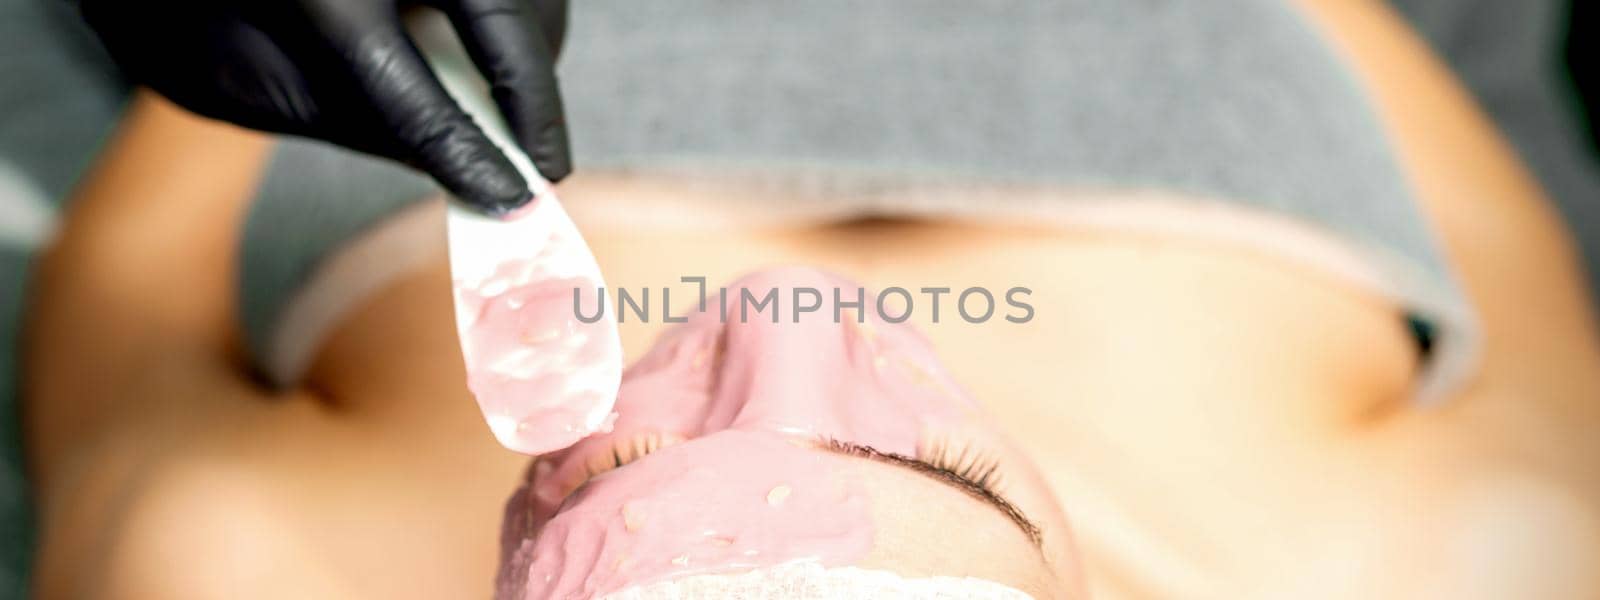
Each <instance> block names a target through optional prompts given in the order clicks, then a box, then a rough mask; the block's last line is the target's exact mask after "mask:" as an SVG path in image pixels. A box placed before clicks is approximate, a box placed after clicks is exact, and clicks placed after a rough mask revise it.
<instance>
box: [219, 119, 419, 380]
mask: <svg viewBox="0 0 1600 600" xmlns="http://www.w3.org/2000/svg"><path fill="white" fill-rule="evenodd" d="M436 190H437V188H436V187H435V186H434V184H433V183H432V180H430V179H428V178H426V177H423V176H422V175H420V174H418V173H417V172H415V171H412V170H410V169H408V168H406V167H403V166H401V165H399V164H396V163H394V162H391V161H388V160H382V159H377V158H369V157H364V156H360V155H357V154H354V153H351V152H349V151H347V150H344V149H342V148H337V147H334V146H330V145H328V144H324V143H322V142H317V141H312V140H302V139H289V140H284V141H282V142H281V143H279V144H278V147H277V148H276V149H275V150H274V153H273V157H272V163H271V165H270V166H269V167H268V169H267V174H266V177H265V178H264V179H263V182H262V185H261V188H260V190H259V191H258V192H257V193H256V198H255V200H254V202H253V204H252V206H251V210H250V214H249V216H248V217H247V218H246V220H245V229H244V235H243V238H242V241H241V242H240V244H241V246H240V257H239V267H240V268H239V272H238V277H239V302H240V306H239V316H240V320H241V325H242V326H243V328H244V333H245V340H246V343H247V344H248V345H249V348H250V351H251V353H252V355H253V356H255V357H256V358H257V362H258V363H259V362H260V361H261V357H266V356H271V355H272V354H273V349H272V348H271V341H272V332H273V330H274V329H275V328H276V327H277V325H278V322H279V319H280V318H281V317H282V315H283V310H284V309H285V308H286V307H287V305H288V302H289V300H290V299H291V298H292V297H293V296H294V294H295V292H297V291H299V289H300V285H301V284H302V283H304V282H305V281H306V280H307V279H309V278H310V277H311V276H312V274H313V273H314V272H315V271H316V268H317V267H318V266H319V265H320V264H321V263H322V260H323V259H324V258H325V257H327V256H328V255H329V254H331V253H332V252H333V251H334V249H336V248H338V247H339V245H340V244H341V243H342V242H343V241H344V240H346V239H348V238H350V237H352V236H354V235H355V234H357V233H359V232H360V231H361V230H363V229H365V228H366V227H368V226H370V225H372V224H374V223H376V222H377V221H379V220H381V219H383V217H385V216H388V215H389V214H392V213H394V212H395V211H398V210H400V209H401V208H403V207H405V206H409V205H410V204H412V203H414V202H416V201H419V200H423V199H426V198H428V197H430V196H432V195H433V194H434V193H435V192H436ZM258 366H259V364H258Z"/></svg>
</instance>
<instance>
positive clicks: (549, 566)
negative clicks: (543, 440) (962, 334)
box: [498, 268, 1081, 598]
mask: <svg viewBox="0 0 1600 600" xmlns="http://www.w3.org/2000/svg"><path fill="white" fill-rule="evenodd" d="M797 288H809V289H813V290H816V291H817V292H818V293H819V294H820V297H821V308H820V309H819V310H815V311H811V312H801V311H796V310H792V309H793V308H795V307H792V306H789V305H788V303H789V302H791V299H796V298H798V299H796V300H793V301H794V302H795V304H796V305H799V304H802V303H803V304H805V305H806V306H810V305H811V304H813V303H816V302H817V301H816V300H814V299H813V298H815V296H812V295H811V294H810V293H809V292H795V291H794V290H796V289H797ZM857 289H858V286H857V285H855V284H853V283H850V282H848V281H845V280H842V279H840V278H838V277H835V276H832V275H829V274H826V273H821V272H818V271H814V270H809V269H797V268H789V269H780V270H772V271H766V272H762V273H758V274H755V275H752V276H748V277H745V278H744V279H742V280H740V281H739V282H737V283H735V284H733V285H732V286H730V287H729V288H728V289H727V290H726V291H724V292H723V293H722V295H721V298H722V299H725V302H723V301H719V298H718V297H717V296H716V295H715V294H711V297H710V298H709V299H708V302H707V303H706V306H705V307H704V308H705V310H703V311H701V312H698V313H696V314H693V315H692V316H690V317H689V319H688V322H687V323H685V324H683V325H679V326H678V327H677V328H676V329H674V330H672V331H671V332H669V333H668V334H666V335H664V336H663V338H662V339H661V340H660V341H658V342H657V344H656V345H655V347H654V348H653V349H652V350H651V351H650V352H649V353H648V354H647V355H646V356H645V357H644V358H642V359H641V360H640V361H639V362H638V363H636V364H635V365H633V366H632V367H631V368H630V369H629V370H628V372H627V373H626V374H625V376H624V378H623V383H622V389H621V392H620V394H619V396H618V401H617V413H618V415H619V416H618V417H617V418H616V422H615V424H614V426H613V427H612V430H611V431H610V432H609V433H603V434H597V435H594V436H591V437H589V438H586V439H584V440H583V441H581V442H579V443H578V444H577V445H575V446H573V447H571V448H568V449H566V450H563V451H561V452H557V453H554V454H549V455H546V456H543V457H540V458H539V459H537V460H536V461H535V463H534V465H533V467H532V468H530V469H529V471H528V480H527V482H526V483H525V484H524V486H523V487H522V489H520V490H519V491H518V492H517V493H516V494H515V495H514V496H513V497H512V499H511V501H510V503H509V504H508V506H507V510H506V522H505V527H504V531H503V534H502V536H503V539H502V562H501V568H500V576H499V584H498V587H499V594H500V597H502V598H524V597H526V598H565V597H569V596H578V597H586V596H590V595H601V594H605V593H609V592H615V591H619V590H622V589H625V588H628V587H631V586H633V585H637V584H644V583H649V582H655V581H661V580H666V579H674V578H678V577H684V576H689V575H694V574H701V573H714V572H728V571H741V570H749V569H752V568H762V567H771V566H775V565H780V564H783V563H789V562H793V561H798V560H813V561H816V562H819V563H821V564H822V565H824V566H826V567H845V566H854V567H860V568H866V569H875V570H882V571H889V572H893V573H897V574H899V575H900V576H902V577H907V578H924V577H931V576H957V577H972V578H978V579H985V580H989V581H993V582H998V583H1001V584H1004V585H1007V586H1011V587H1013V588H1016V589H1019V590H1022V591H1025V592H1027V593H1030V594H1032V595H1034V596H1035V597H1039V598H1057V597H1074V596H1077V595H1079V594H1080V593H1081V582H1080V577H1079V574H1078V570H1077V563H1076V557H1075V556H1074V555H1073V552H1072V548H1071V540H1070V534H1069V531H1068V529H1067V524H1066V520H1065V518H1064V517H1063V516H1062V514H1061V512H1060V509H1059V508H1058V506H1057V504H1056V502H1055V500H1054V498H1053V497H1052V496H1051V494H1050V493H1049V491H1048V490H1047V489H1046V487H1045V486H1044V484H1043V483H1042V481H1041V480H1040V478H1039V477H1038V476H1037V474H1036V472H1035V471H1034V469H1033V467H1032V465H1031V464H1029V463H1028V462H1027V460H1026V459H1025V458H1024V457H1022V456H1021V455H1020V454H1019V453H1017V452H1016V451H1014V450H1013V449H1012V448H1011V446H1010V445H1009V444H1008V443H1007V442H1006V440H1005V439H1004V437H1003V436H1001V435H1000V434H999V433H998V432H996V431H995V430H994V429H993V427H992V426H991V425H990V424H989V422H988V420H987V419H986V418H985V416H984V414H983V413H982V411H981V410H980V409H979V407H978V405H977V404H976V403H975V402H973V401H972V399H970V398H969V397H968V396H967V395H966V393H965V392H964V391H962V390H961V389H960V388H959V387H958V386H956V385H955V383H954V382H952V381H951V380H950V378H949V376H948V375H947V374H946V373H945V371H944V369H943V368H942V367H941V366H940V365H939V363H938V362H937V360H936V359H935V357H934V355H933V353H932V350H931V348H929V346H928V344H927V343H926V342H925V341H924V340H923V339H922V338H921V336H920V335H919V334H917V333H916V332H915V331H914V330H912V329H911V328H910V327H908V326H902V325H894V324H889V323H886V322H884V321H882V320H881V319H880V318H878V316H877V311H876V310H874V307H873V306H872V304H871V302H872V299H873V298H874V297H875V296H873V295H872V294H866V295H865V298H866V299H867V304H865V305H864V306H861V307H859V308H856V307H843V308H841V309H840V310H839V311H838V312H837V314H836V312H835V310H834V307H835V304H834V302H833V300H834V297H835V294H838V296H837V297H838V298H839V299H840V301H842V302H844V303H849V302H854V301H855V300H856V299H857ZM773 290H776V298H777V305H776V306H773V305H766V306H765V307H764V308H762V309H760V310H759V311H758V310H757V308H756V307H757V303H759V302H761V301H762V300H763V299H764V298H765V297H766V296H767V295H768V294H769V293H771V292H772V291H773ZM835 290H837V291H835ZM747 296H748V298H749V301H747V302H741V300H742V299H743V298H745V297H747ZM775 313H776V314H777V315H779V317H780V318H779V320H778V322H776V323H774V322H773V315H774V314H775ZM836 316H837V317H838V318H837V320H836Z"/></svg>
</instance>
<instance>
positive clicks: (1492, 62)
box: [0, 0, 1600, 600]
mask: <svg viewBox="0 0 1600 600" xmlns="http://www.w3.org/2000/svg"><path fill="white" fill-rule="evenodd" d="M1390 2H1391V4H1393V5H1394V6H1395V8H1397V9H1398V10H1399V11H1400V12H1401V13H1402V14H1404V15H1405V17H1406V18H1407V19H1409V20H1410V22H1411V23H1412V25H1413V26H1414V27H1415V28H1416V29H1417V30H1418V31H1419V32H1420V33H1421V34H1422V35H1423V36H1424V37H1425V38H1426V39H1427V40H1428V41H1429V42H1430V43H1431V44H1432V45H1433V47H1434V49H1435V50H1436V51H1437V52H1438V53H1439V54H1440V55H1441V56H1443V57H1444V58H1445V59H1446V60H1447V61H1448V62H1449V63H1450V65H1451V66H1452V67H1453V68H1454V69H1455V70H1456V72H1457V74H1458V75H1459V77H1460V78H1461V79H1462V80H1463V81H1464V82H1465V84H1466V85H1467V87H1468V88H1470V90H1471V91H1472V92H1473V93H1474V94H1475V95H1476V96H1477V98H1478V100H1479V101H1480V102H1481V103H1482V105H1483V107H1484V108H1485V110H1486V111H1487V112H1488V113H1489V114H1490V115H1491V116H1492V117H1493V119H1494V120H1495V122H1496V123H1497V124H1498V125H1499V126H1500V128H1501V130H1502V131H1503V132H1504V133H1505V134H1506V137H1507V138H1508V139H1509V140H1510V141H1511V143H1512V144H1513V145H1514V146H1515V147H1516V149H1517V151H1518V152H1519V153H1520V154H1521V155H1522V157H1523V159H1524V160H1525V161H1526V162H1527V164H1528V165H1529V167H1530V168H1531V169H1532V170H1533V172H1534V173H1535V174H1536V175H1537V176H1538V178H1539V180H1540V181H1541V182H1542V183H1543V185H1544V186H1545V188H1546V190H1547V191H1548V193H1549V195H1550V197H1551V198H1552V200H1553V201H1554V202H1555V203H1556V204H1557V205H1558V207H1559V208H1560V210H1561V212H1562V213H1563V214H1564V215H1565V216H1566V218H1567V221H1568V223H1569V225H1570V226H1571V227H1572V228H1573V230H1574V231H1575V233H1576V234H1577V237H1578V239H1579V242H1580V245H1581V246H1582V249H1583V252H1584V254H1585V256H1586V257H1587V259H1588V262H1589V270H1590V274H1591V289H1600V288H1596V287H1595V282H1596V281H1600V276H1597V275H1600V59H1597V58H1596V57H1597V56H1600V48H1597V47H1596V46H1597V45H1596V43H1595V41H1594V34H1595V33H1596V32H1597V30H1600V8H1597V7H1596V6H1595V5H1593V4H1588V3H1587V2H1583V1H1581V0H1579V1H1571V0H1517V1H1507V0H1390ZM42 34H43V35H48V36H49V38H47V39H52V40H57V41H61V42H62V43H61V44H52V45H40V44H37V43H35V42H31V41H30V40H35V41H36V40H38V39H41V35H42ZM85 65H90V66H91V67H92V68H86V67H85ZM95 65H98V66H95ZM125 90H126V84H125V83H124V82H123V81H122V80H121V79H120V78H119V77H118V76H117V75H116V73H115V72H114V71H113V70H112V69H111V68H110V67H109V63H108V62H107V61H106V60H105V57H104V56H103V54H102V53H101V50H100V49H99V47H98V45H97V44H96V43H95V42H94V41H93V40H92V39H91V38H90V37H89V36H88V34H87V32H86V31H84V30H83V29H82V27H81V26H80V25H79V24H78V23H77V21H76V16H75V15H74V13H73V10H72V4H71V3H70V2H68V1H67V0H0V415H6V416H5V417H3V418H0V600H4V599H6V598H12V597H22V595H23V590H24V585H25V583H26V582H25V579H26V573H27V562H28V555H29V551H30V544H31V539H32V533H31V530H30V527H29V522H30V521H29V507H28V504H27V495H26V492H25V488H24V487H23V483H24V479H23V473H22V470H21V468H20V463H19V461H18V457H17V451H18V446H19V444H18V434H19V432H18V431H17V429H16V419H14V418H10V416H9V414H8V413H10V412H11V411H13V410H14V407H15V398H16V392H15V389H16V377H15V376H16V373H17V369H16V364H15V360H14V359H15V353H14V352H13V348H14V346H15V343H16V336H17V334H18V330H19V326H20V324H21V322H20V315H21V311H22V308H23V299H24V294H25V291H26V290H25V289H24V288H25V282H26V277H27V268H28V264H29V260H30V256H31V254H32V252H33V250H34V249H35V248H37V247H38V246H39V245H40V244H41V243H43V241H44V240H46V239H47V238H48V235H49V231H50V229H51V224H52V222H53V218H54V217H53V216H54V214H55V212H56V210H57V208H58V206H59V203H60V202H61V200H62V198H64V197H65V196H66V195H67V194H68V192H69V190H70V189H71V186H72V184H73V182H74V181H75V180H76V178H77V176H78V174H79V173H80V172H81V171H82V169H83V168H84V167H85V166H86V165H87V164H88V163H89V161H90V160H91V159H92V157H93V155H94V152H95V149H96V147H97V146H98V144H99V143H100V141H101V140H102V139H103V138H104V136H105V133H106V132H107V131H108V129H109V127H110V126H111V125H112V123H113V122H114V120H115V118H116V115H117V112H118V110H119V108H120V106H119V105H120V100H117V99H118V98H120V97H121V93H122V92H125ZM63 112H65V113H69V114H71V115H72V118H71V119H69V121H70V124H69V125H61V123H62V122H63V121H62V119H60V118H59V116H60V115H61V114H63ZM46 115H53V116H54V117H55V118H44V117H45V116H46ZM41 124H49V125H41ZM574 135H578V136H581V135H583V132H581V131H579V132H576V133H575V134H574ZM579 168H582V167H581V165H580V166H579ZM1597 296H1600V295H1597Z"/></svg>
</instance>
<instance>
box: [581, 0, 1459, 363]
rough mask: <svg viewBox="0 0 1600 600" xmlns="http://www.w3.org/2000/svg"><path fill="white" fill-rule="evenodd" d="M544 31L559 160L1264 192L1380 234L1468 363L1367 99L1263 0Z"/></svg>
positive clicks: (925, 6) (1445, 278)
mask: <svg viewBox="0 0 1600 600" xmlns="http://www.w3.org/2000/svg"><path fill="white" fill-rule="evenodd" d="M567 39H568V48H567V50H566V52H565V53H564V55H563V58H562V60H563V61H564V62H563V64H562V67H561V68H562V72H563V73H564V74H567V75H568V76H567V77H565V78H564V82H565V85H564V93H565V97H566V100H567V103H566V104H567V107H568V113H569V114H568V117H569V122H570V123H571V129H572V131H574V132H581V135H576V136H574V142H573V143H574V149H575V160H576V164H578V165H580V166H581V167H580V168H584V169H603V168H615V169H624V170H629V171H651V170H663V171H682V170H692V171H696V172H700V173H706V172H710V173H728V172H746V173H782V172H785V171H788V170H792V169H794V168H796V167H797V166H798V167H804V168H805V169H806V170H807V171H809V172H811V173H813V174H815V173H824V174H837V175H838V176H839V177H841V178H846V177H857V178H859V177H862V176H863V175H865V176H868V177H879V178H881V177H885V176H887V177H889V178H891V179H894V178H898V179H903V180H915V179H918V178H933V179H936V180H939V181H943V182H957V183H959V182H981V183H989V184H995V183H998V184H1022V185H1028V186H1064V187H1077V188H1088V189H1094V190H1132V191H1151V190H1157V191H1167V192H1175V193H1178V194H1184V195H1192V196H1201V197H1206V198H1210V199H1215V200H1220V201H1224V202H1228V203H1232V204H1238V205H1241V206H1245V207H1249V208H1254V209H1261V210H1266V211H1270V212H1274V213H1279V214H1283V215H1287V216H1289V217H1293V218H1297V219H1299V220H1301V221H1303V222H1307V223H1312V224H1316V225H1320V226H1322V227H1324V228H1326V229H1328V230H1331V231H1332V232H1334V233H1336V234H1338V235H1340V236H1341V237H1343V238H1344V239H1346V240H1349V241H1352V242H1354V243H1355V245H1357V246H1358V247H1359V248H1361V249H1362V250H1364V251H1365V252H1366V253H1367V254H1370V255H1371V256H1375V257H1381V258H1382V259H1383V263H1384V264H1383V266H1382V267H1381V268H1382V270H1383V271H1384V272H1385V274H1386V277H1385V279H1386V281H1387V283H1389V284H1390V285H1391V286H1392V290H1391V291H1392V292H1393V293H1394V295H1396V296H1398V297H1400V298H1401V299H1402V300H1403V301H1404V302H1407V304H1408V308H1409V309H1410V310H1411V311H1412V313H1413V315H1414V316H1416V317H1418V318H1420V320H1421V321H1423V322H1425V323H1427V324H1428V325H1430V326H1432V328H1433V330H1434V331H1435V332H1436V333H1437V336H1438V337H1437V343H1436V344H1435V346H1434V347H1435V352H1434V356H1435V357H1437V358H1438V359H1439V360H1436V361H1434V363H1433V365H1435V366H1438V365H1440V364H1442V363H1443V362H1444V361H1445V359H1446V358H1448V359H1449V362H1450V365H1449V368H1450V369H1451V370H1453V371H1455V374H1454V376H1460V375H1461V373H1462V372H1463V371H1464V370H1465V369H1467V368H1470V366H1469V365H1467V364H1466V363H1468V362H1470V361H1471V355H1472V354H1473V353H1474V352H1475V345H1476V342H1475V338H1476V328H1475V323H1474V320H1473V318H1472V316H1471V309H1470V307H1468V306H1467V305H1466V302H1465V299H1464V297H1463V296H1462V295H1461V294H1460V293H1459V291H1458V289H1457V287H1456V285H1455V283H1454V280H1453V278H1452V276H1451V274H1450V272H1449V269H1448V268H1447V267H1446V265H1445V263H1444V261H1443V260H1442V258H1441V255H1440V253H1439V252H1438V250H1437V248H1436V247H1435V245H1434V242H1433V240H1432V239H1431V238H1430V234H1429V231H1428V229H1427V227H1426V226H1425V225H1424V222H1423V220H1422V217H1421V215H1420V213H1419V211H1418V208H1417V205H1416V202H1415V199H1414V198H1413V197H1412V195H1411V193H1410V190H1408V189H1407V187H1406V183H1405V181H1404V179H1403V177H1402V176H1401V174H1400V172H1399V170H1398V166H1397V164H1396V162H1395V160H1394V157H1393V155H1392V153H1391V151H1390V148H1389V147H1388V145H1387V143H1386V140H1385V136H1384V135H1383V132H1382V131H1381V129H1380V127H1379V125H1378V123H1377V120H1376V118H1375V116H1374V114H1373V112H1372V111H1371V109H1370V107H1369V106H1368V104H1367V101H1366V98H1365V97H1364V96H1363V94H1362V92H1361V91H1360V90H1359V89H1358V88H1357V87H1356V85H1355V83H1354V80H1353V77H1352V76H1351V75H1350V73H1348V72H1347V71H1346V69H1345V68H1344V66H1343V65H1341V64H1340V63H1339V62H1338V61H1337V60H1336V59H1335V58H1334V56H1333V55H1332V52H1331V50H1330V49H1329V48H1328V47H1327V45H1326V44H1325V43H1324V42H1323V41H1322V40H1320V39H1318V38H1317V36H1316V34H1315V33H1314V32H1313V31H1312V30H1311V28H1310V27H1309V26H1308V24H1307V23H1305V22H1304V21H1303V19H1302V17H1301V15H1299V14H1298V13H1295V12H1294V11H1293V10H1292V9H1291V8H1290V7H1289V6H1288V5H1287V4H1286V3H1283V2H1280V1H1278V0H1209V1H1206V2H1183V1H1176V0H1118V1H1115V2H1110V1H1105V0H1057V1H1053V2H1019V1H1016V0H962V1H954V0H949V1H938V2H919V3H916V4H915V6H914V7H912V6H908V5H907V4H905V3H897V2H870V3H861V2H853V1H849V0H811V1H808V2H783V3H753V4H752V3H747V2H730V1H727V0H676V1H674V2H668V3H638V2H629V1H627V0H589V1H586V2H582V3H577V4H575V5H574V6H573V7H572V10H571V31H570V33H569V35H568V38H567ZM595 74H604V76H596V75H595ZM764 200H766V199H765V198H763V197H761V196H759V195H752V196H750V202H762V201H764ZM941 201H942V202H946V203H948V202H949V201H950V200H949V199H948V197H945V198H944V199H943V200H941ZM999 201H1001V200H996V199H991V200H990V202H991V203H993V202H999ZM882 208H886V209H889V210H893V211H897V212H913V211H937V210H939V209H940V208H941V207H937V206H913V205H901V206H894V207H882ZM944 208H949V207H944ZM1426 379H1427V378H1425V383H1426ZM1440 392H1442V390H1433V391H1432V393H1433V394H1434V395H1437V394H1438V393H1440Z"/></svg>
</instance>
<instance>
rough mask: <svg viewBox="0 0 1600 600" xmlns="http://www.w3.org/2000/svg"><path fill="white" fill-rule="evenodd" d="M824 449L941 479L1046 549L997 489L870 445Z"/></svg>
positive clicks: (835, 444)
mask: <svg viewBox="0 0 1600 600" xmlns="http://www.w3.org/2000/svg"><path fill="white" fill-rule="evenodd" d="M821 447H822V448H823V449H824V450H827V451H829V452H836V453H839V454H845V455H849V456H857V457H861V458H865V459H869V460H874V461H877V462H881V463H884V464H888V465H894V466H897V467H901V468H904V469H910V470H912V471H916V472H917V473H920V474H922V475H923V476H926V477H929V478H932V479H934V480H937V481H939V482H941V483H944V484H945V485H948V486H950V487H953V488H956V489H958V490H961V491H962V492H966V494H967V495H968V496H972V497H973V498H977V499H978V500H981V501H983V502H984V503H985V504H988V505H989V506H992V507H994V509H995V510H998V511H1000V512H1001V513H1004V514H1005V516H1006V518H1008V519H1011V522H1012V523H1016V524H1017V527H1018V528H1020V529H1021V530H1022V533H1023V535H1026V536H1028V540H1029V541H1031V542H1033V545H1034V547H1036V548H1037V547H1041V546H1042V541H1041V536H1040V533H1039V526H1038V525H1035V524H1034V523H1033V521H1032V520H1030V519H1028V516H1027V515H1025V514H1022V511H1021V510H1019V509H1018V508H1017V507H1016V505H1014V504H1012V503H1011V502H1010V501H1008V500H1006V499H1005V498H1002V497H1000V495H999V494H996V493H995V492H994V490H991V489H989V488H988V487H986V486H984V485H981V484H979V483H978V482H975V481H973V480H971V479H968V478H966V477H965V476H963V475H961V474H960V473H956V472H954V471H951V470H949V469H946V468H943V467H940V466H938V465H935V464H932V463H929V462H927V461H924V460H921V459H918V458H914V457H910V456H906V455H904V454H896V453H894V452H884V451H882V450H879V449H877V448H873V447H872V446H868V445H866V444H858V443H855V442H845V441H840V440H836V439H832V438H829V439H825V440H823V443H822V444H821Z"/></svg>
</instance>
